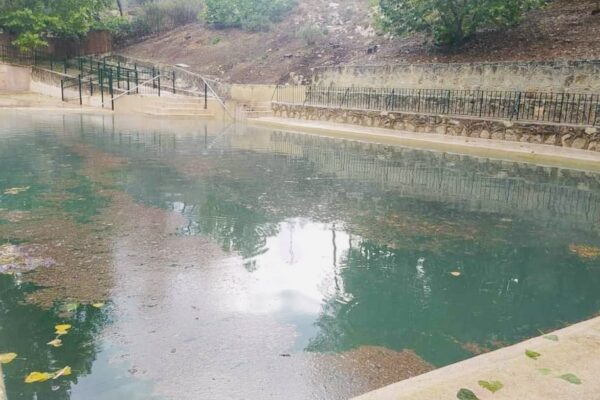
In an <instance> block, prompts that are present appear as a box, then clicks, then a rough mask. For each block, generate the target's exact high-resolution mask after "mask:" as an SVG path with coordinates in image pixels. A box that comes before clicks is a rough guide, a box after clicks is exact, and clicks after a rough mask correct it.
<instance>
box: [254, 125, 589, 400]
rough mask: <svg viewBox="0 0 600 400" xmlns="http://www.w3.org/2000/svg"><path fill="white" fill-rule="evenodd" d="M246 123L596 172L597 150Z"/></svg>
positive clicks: (377, 130) (338, 127) (349, 127)
mask: <svg viewBox="0 0 600 400" xmlns="http://www.w3.org/2000/svg"><path fill="white" fill-rule="evenodd" d="M248 122H249V123H251V124H255V125H262V126H269V127H272V128H281V129H285V130H288V131H289V130H297V131H299V132H303V133H313V134H319V135H323V136H331V137H338V138H345V139H353V140H360V141H367V142H376V143H382V144H395V145H403V146H408V147H415V148H422V149H428V150H437V151H444V152H454V153H460V154H469V155H474V156H480V157H488V158H498V159H507V160H512V161H523V162H531V163H536V164H542V165H551V166H562V167H566V168H574V169H583V170H594V171H600V152H594V151H587V150H579V149H571V148H566V147H558V146H551V145H543V144H536V143H521V142H511V141H505V140H492V139H480V138H469V137H464V136H449V135H442V134H433V133H414V132H404V131H396V130H391V129H384V128H373V127H365V126H359V125H351V124H341V123H334V122H326V121H306V120H299V119H289V118H279V117H263V118H256V119H250V120H248ZM599 399H600V396H599Z"/></svg>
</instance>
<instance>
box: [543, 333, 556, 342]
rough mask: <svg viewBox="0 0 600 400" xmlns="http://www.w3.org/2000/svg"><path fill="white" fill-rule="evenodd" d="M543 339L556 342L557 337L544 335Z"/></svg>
mask: <svg viewBox="0 0 600 400" xmlns="http://www.w3.org/2000/svg"><path fill="white" fill-rule="evenodd" d="M544 339H548V340H552V341H553V342H558V336H556V335H546V336H544Z"/></svg>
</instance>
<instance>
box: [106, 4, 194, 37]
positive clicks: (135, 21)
mask: <svg viewBox="0 0 600 400" xmlns="http://www.w3.org/2000/svg"><path fill="white" fill-rule="evenodd" d="M138 3H139V4H140V7H139V8H138V10H136V13H135V14H134V16H133V18H131V20H130V21H129V22H125V23H123V24H121V25H119V26H118V27H117V29H116V30H115V31H114V32H113V35H114V37H115V40H116V41H117V42H121V41H126V40H129V39H133V38H135V39H141V38H143V37H145V36H150V35H155V34H159V33H160V32H164V31H168V30H170V29H174V28H176V27H178V26H181V25H185V24H189V23H192V22H196V21H197V20H198V13H199V12H200V10H201V9H202V1H201V0H164V1H153V0H141V1H140V0H138Z"/></svg>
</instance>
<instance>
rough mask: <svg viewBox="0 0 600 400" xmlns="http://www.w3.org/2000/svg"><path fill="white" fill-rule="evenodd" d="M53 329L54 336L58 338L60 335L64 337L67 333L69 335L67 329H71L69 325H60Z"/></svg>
mask: <svg viewBox="0 0 600 400" xmlns="http://www.w3.org/2000/svg"><path fill="white" fill-rule="evenodd" d="M54 328H55V329H56V334H57V335H58V336H60V335H66V334H67V333H69V329H71V325H69V324H60V325H56V326H55V327H54Z"/></svg>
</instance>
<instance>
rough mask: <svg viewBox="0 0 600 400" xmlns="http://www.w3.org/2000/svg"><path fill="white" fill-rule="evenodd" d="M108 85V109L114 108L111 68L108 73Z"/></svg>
mask: <svg viewBox="0 0 600 400" xmlns="http://www.w3.org/2000/svg"><path fill="white" fill-rule="evenodd" d="M108 87H109V90H110V109H111V110H113V111H114V110H115V99H114V97H115V96H114V90H113V74H112V69H111V70H110V74H108Z"/></svg>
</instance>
